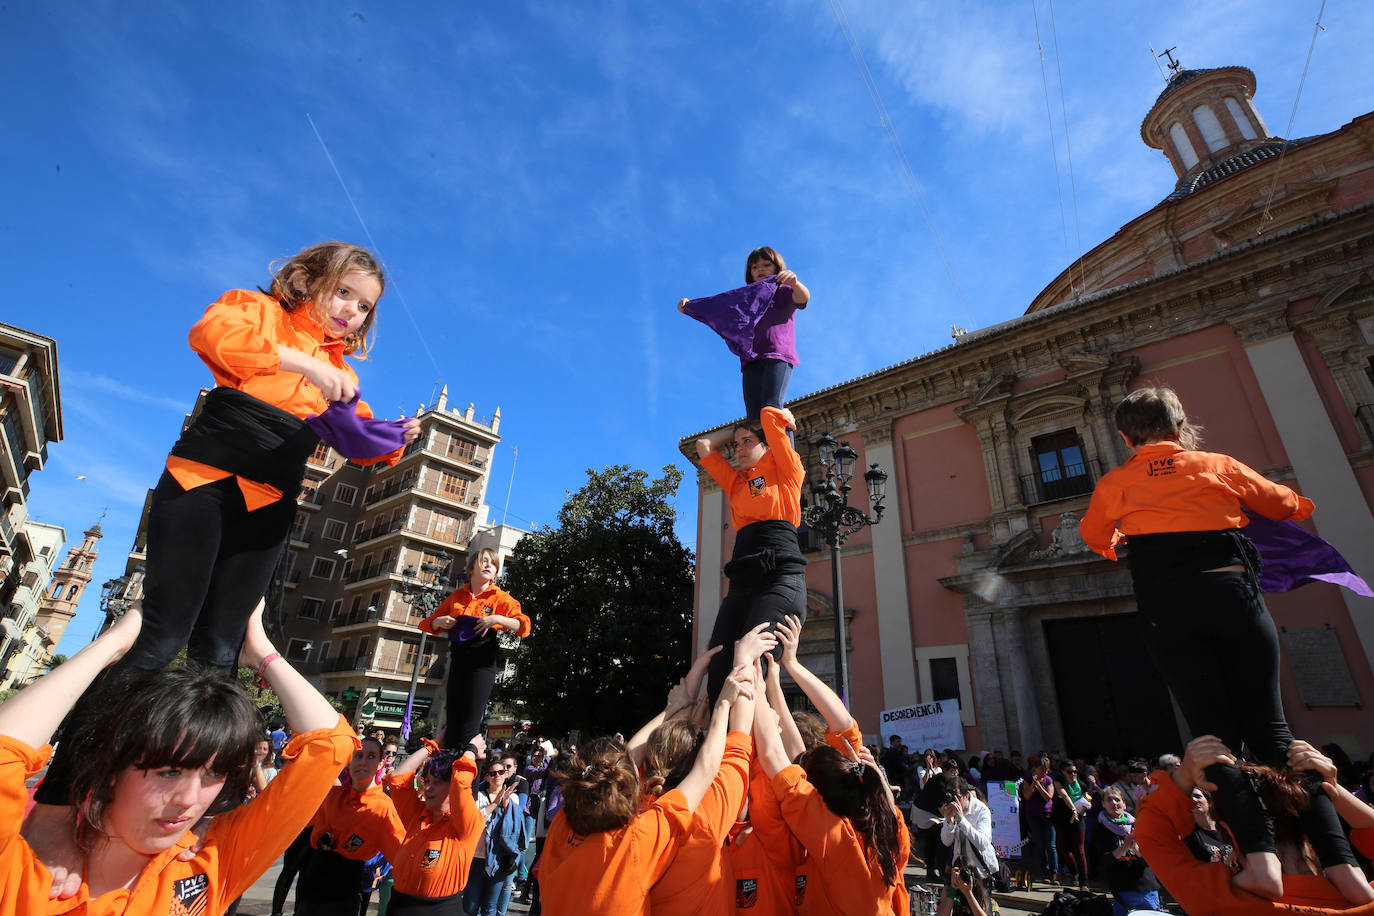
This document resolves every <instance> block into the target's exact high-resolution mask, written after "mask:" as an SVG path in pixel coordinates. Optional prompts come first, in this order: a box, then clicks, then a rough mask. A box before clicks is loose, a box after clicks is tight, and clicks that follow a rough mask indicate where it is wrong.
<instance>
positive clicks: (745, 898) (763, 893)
mask: <svg viewBox="0 0 1374 916" xmlns="http://www.w3.org/2000/svg"><path fill="white" fill-rule="evenodd" d="M725 856H726V858H727V859H728V860H729V863H730V870H731V872H733V874H734V881H735V886H734V911H735V912H736V913H749V914H758V916H789V914H792V913H796V912H797V907H798V905H800V904H801V903H802V901H803V900H805V899H806V882H807V880H808V879H809V876H810V870H809V869H808V870H807V871H806V872H805V873H802V872H801V871H800V869H801V868H802V863H803V862H804V861H805V859H806V850H805V849H803V848H802V845H801V843H799V842H797V838H796V837H795V836H793V835H792V831H791V830H790V829H788V827H787V824H786V823H785V822H784V821H783V819H782V808H781V807H780V806H779V805H778V800H777V798H776V796H774V795H773V782H772V780H770V779H769V778H768V774H767V773H765V772H764V771H763V766H762V765H761V764H760V763H759V760H758V758H757V757H755V758H754V759H753V761H752V762H751V764H750V768H749V820H748V821H737V822H736V823H735V824H734V825H732V826H731V828H730V835H729V836H728V837H727V838H726V842H725Z"/></svg>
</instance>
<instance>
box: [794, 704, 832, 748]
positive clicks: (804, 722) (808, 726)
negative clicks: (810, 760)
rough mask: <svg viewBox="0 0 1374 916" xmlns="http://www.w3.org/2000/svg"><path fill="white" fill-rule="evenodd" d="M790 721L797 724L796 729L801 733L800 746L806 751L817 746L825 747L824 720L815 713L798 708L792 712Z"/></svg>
mask: <svg viewBox="0 0 1374 916" xmlns="http://www.w3.org/2000/svg"><path fill="white" fill-rule="evenodd" d="M792 721H793V722H795V723H796V725H797V731H798V732H800V733H801V739H802V747H803V748H804V749H805V750H806V751H813V750H815V749H816V748H818V747H825V746H826V744H825V720H824V719H822V718H821V717H820V716H818V715H816V714H815V713H811V712H806V711H805V710H798V711H794V712H793V713H792Z"/></svg>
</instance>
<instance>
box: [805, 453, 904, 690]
mask: <svg viewBox="0 0 1374 916" xmlns="http://www.w3.org/2000/svg"><path fill="white" fill-rule="evenodd" d="M811 444H812V446H813V447H814V448H815V449H816V450H817V451H818V452H819V453H820V456H821V468H822V469H823V470H824V471H825V479H824V480H823V481H821V482H819V483H817V484H816V485H815V486H813V487H812V488H811V490H812V492H813V493H814V494H815V496H816V501H815V503H813V504H812V505H810V506H807V507H806V509H805V510H804V511H803V512H802V521H803V522H805V523H806V525H807V526H808V527H810V528H812V529H813V530H815V531H817V532H819V533H820V536H821V538H822V539H823V540H824V541H825V543H826V544H828V545H830V575H831V580H832V584H833V587H834V593H835V692H836V693H838V694H839V695H840V698H841V699H842V700H844V702H845V703H848V702H849V655H848V653H847V652H846V651H845V643H846V641H847V636H846V635H845V624H844V582H843V581H842V577H841V575H840V546H841V545H842V544H844V542H845V541H846V540H847V539H848V538H849V536H850V535H851V534H853V533H855V532H856V531H859V530H861V529H863V528H866V527H868V526H869V525H876V524H878V523H879V522H880V521H882V518H883V498H884V497H885V496H886V494H887V474H886V473H885V472H884V471H883V469H882V468H880V467H878V465H876V464H870V465H869V466H868V471H867V472H866V473H865V474H864V483H865V484H867V486H868V501H869V504H870V505H871V506H872V507H873V515H872V517H871V518H870V517H869V516H868V515H866V514H865V513H864V512H862V511H860V510H859V509H856V508H854V507H853V506H851V505H849V491H850V490H851V489H852V487H850V486H849V481H850V479H851V478H852V477H853V476H854V462H855V461H856V460H858V457H859V453H858V452H856V451H854V449H852V448H850V447H849V443H848V442H836V441H835V438H834V437H833V436H831V435H830V434H829V433H822V434H821V437H820V438H819V439H817V440H815V441H814V442H812V443H811Z"/></svg>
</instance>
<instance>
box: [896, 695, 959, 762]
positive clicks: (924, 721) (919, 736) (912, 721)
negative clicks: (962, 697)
mask: <svg viewBox="0 0 1374 916" xmlns="http://www.w3.org/2000/svg"><path fill="white" fill-rule="evenodd" d="M881 731H882V735H883V747H887V745H888V741H889V739H890V738H891V737H892V736H893V735H897V736H898V737H900V738H901V739H902V743H903V744H905V745H906V746H907V747H908V748H910V749H911V750H912V751H914V752H916V753H919V752H920V751H921V750H922V749H923V748H927V747H933V748H939V749H941V750H943V749H944V748H947V747H948V748H953V749H954V750H963V749H964V724H963V720H962V719H961V718H960V716H959V701H958V700H936V701H935V702H934V703H913V704H912V705H910V706H898V707H897V708H896V709H885V710H883V715H882V721H881Z"/></svg>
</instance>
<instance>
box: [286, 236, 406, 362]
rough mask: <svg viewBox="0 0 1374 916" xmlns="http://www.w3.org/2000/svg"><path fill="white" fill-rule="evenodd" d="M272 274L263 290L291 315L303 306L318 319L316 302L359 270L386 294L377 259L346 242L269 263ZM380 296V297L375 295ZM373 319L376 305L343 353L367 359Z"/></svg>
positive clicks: (324, 244)
mask: <svg viewBox="0 0 1374 916" xmlns="http://www.w3.org/2000/svg"><path fill="white" fill-rule="evenodd" d="M268 269H269V271H270V272H271V274H272V282H271V285H270V286H269V287H268V288H267V289H266V290H264V292H266V293H267V294H268V295H270V296H272V297H273V298H275V299H276V300H277V301H278V302H280V303H281V307H282V308H284V309H286V310H287V311H288V312H294V311H295V310H296V309H298V308H300V307H301V306H303V305H306V304H307V303H309V304H311V305H312V306H313V308H314V309H315V311H316V317H317V318H318V317H320V314H319V313H320V310H321V306H320V301H321V300H322V299H323V298H324V294H325V293H327V292H329V291H331V290H333V289H335V288H337V287H338V285H339V281H340V280H341V279H343V275H344V274H346V273H348V272H349V271H350V270H360V271H362V272H363V273H365V274H367V275H368V276H370V277H372V278H374V279H375V280H376V281H377V283H378V284H380V286H381V287H382V290H383V291H385V290H386V274H385V273H384V272H383V271H382V267H381V265H380V264H379V263H378V262H377V258H376V257H375V256H374V255H373V254H372V252H370V251H368V250H367V249H366V248H360V247H359V246H357V245H350V244H349V243H348V242H321V243H320V244H318V245H311V246H310V247H309V248H306V249H305V250H303V251H299V252H297V253H296V254H294V255H292V256H291V257H289V258H282V259H280V260H277V261H273V262H272V264H271V265H270V266H269V268H268ZM379 296H380V294H379ZM376 319H377V303H375V302H374V303H372V308H371V309H369V310H368V313H367V317H366V318H364V319H363V323H362V325H361V326H360V327H359V328H358V330H356V331H354V332H353V333H352V334H349V335H348V336H347V337H345V338H344V352H345V353H348V354H351V355H354V356H357V357H358V358H359V359H367V351H368V350H369V349H371V348H372V344H373V343H374V340H372V339H370V338H369V337H368V332H369V331H370V330H372V323H373V322H374V321H376Z"/></svg>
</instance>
